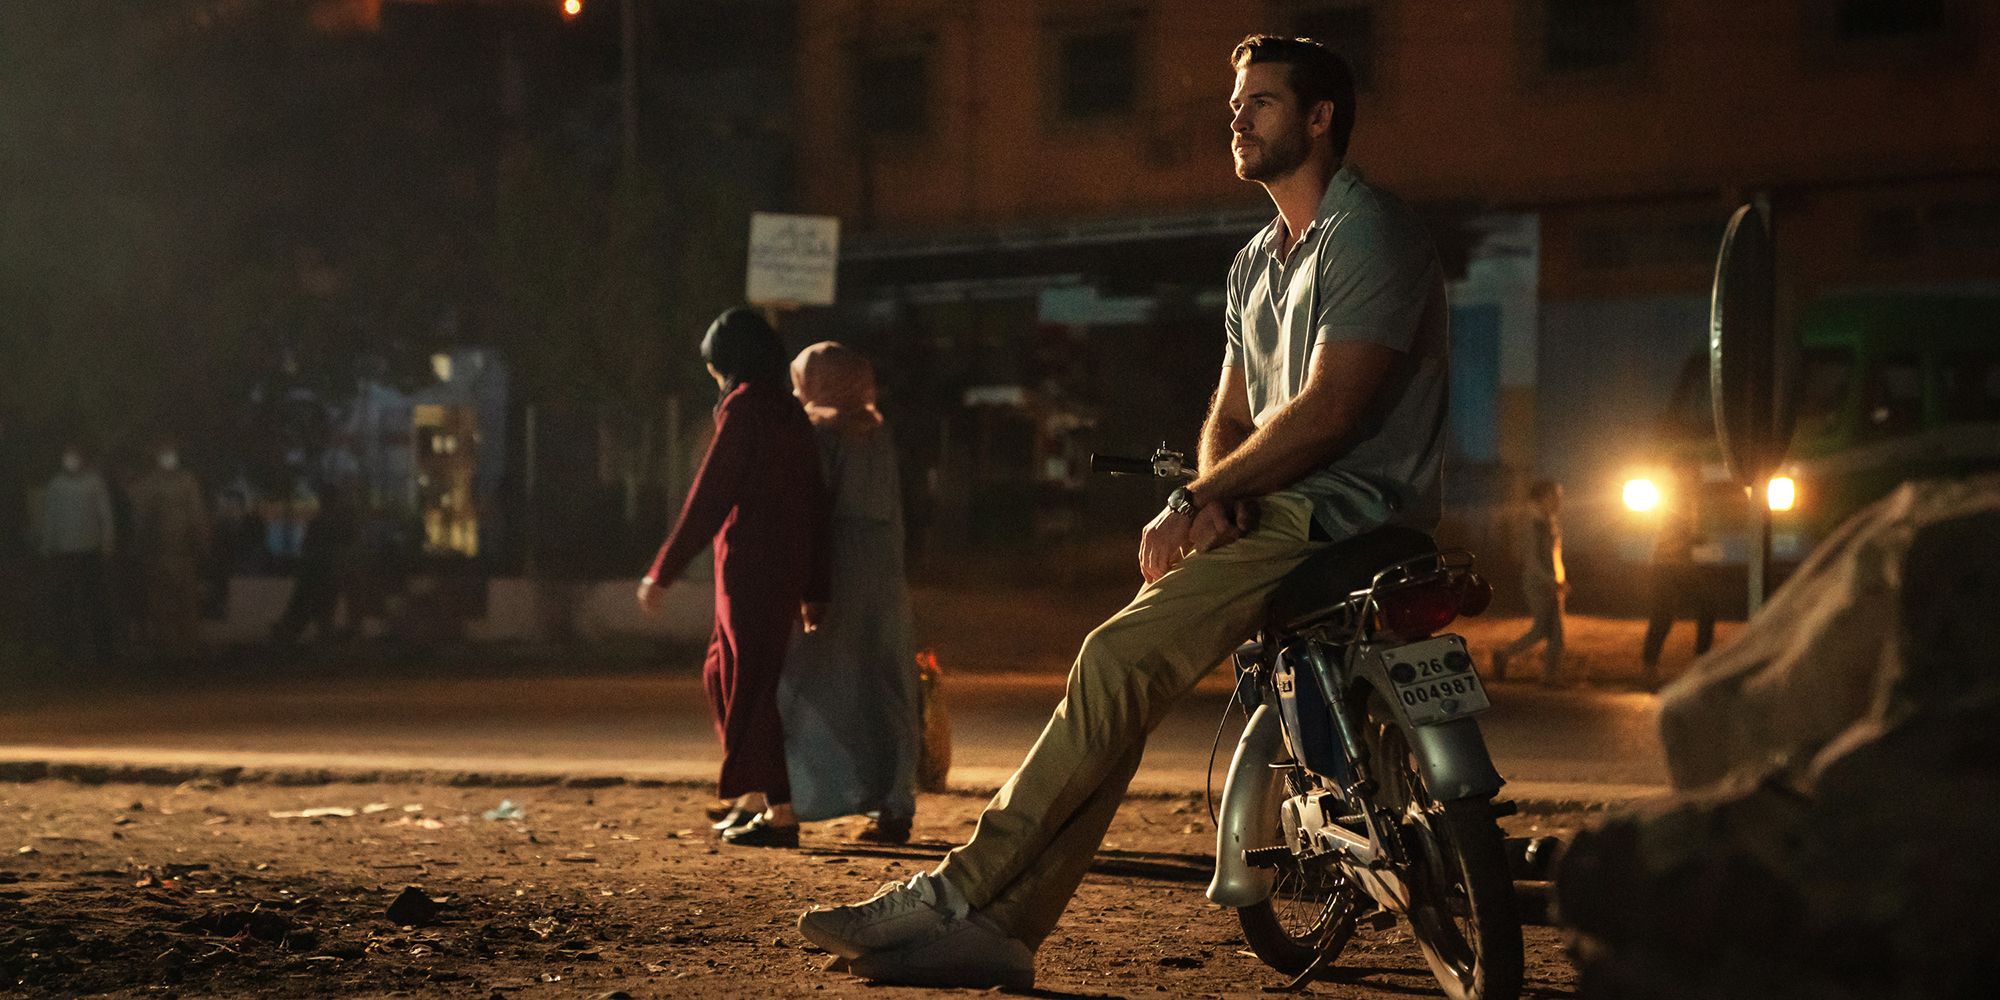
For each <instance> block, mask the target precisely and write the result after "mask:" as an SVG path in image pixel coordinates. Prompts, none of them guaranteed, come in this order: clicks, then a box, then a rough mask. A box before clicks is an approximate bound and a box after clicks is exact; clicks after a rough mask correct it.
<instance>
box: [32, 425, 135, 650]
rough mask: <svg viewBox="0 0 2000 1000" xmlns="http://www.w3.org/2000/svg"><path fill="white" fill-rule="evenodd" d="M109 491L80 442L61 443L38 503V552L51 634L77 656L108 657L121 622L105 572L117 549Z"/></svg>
mask: <svg viewBox="0 0 2000 1000" xmlns="http://www.w3.org/2000/svg"><path fill="white" fill-rule="evenodd" d="M116 524H117V521H116V518H115V516H114V515H113V512H112V509H111V489H110V487H109V486H107V485H106V484H105V482H104V477H103V476H102V475H101V474H99V473H98V471H97V470H96V469H95V468H93V467H91V465H90V463H89V461H88V459H87V458H86V457H85V453H84V450H83V448H82V446H81V445H79V444H76V443H74V442H72V443H70V444H69V445H67V446H65V447H64V448H63V454H62V466H61V468H59V469H58V470H57V471H56V474H55V475H54V476H51V477H50V478H49V481H48V483H47V484H46V485H44V486H43V487H42V491H41V495H40V497H39V498H37V500H36V502H35V510H34V517H33V518H32V530H33V532H34V535H35V552H36V555H37V556H38V557H39V558H40V559H41V562H42V570H43V578H44V580H46V582H47V590H46V600H47V606H48V612H49V618H50V621H51V628H50V632H51V634H52V637H53V638H54V640H55V644H56V649H57V651H58V652H59V653H60V654H61V655H62V656H63V657H64V658H65V659H68V660H71V661H73V662H74V661H87V662H92V663H97V664H103V663H107V662H109V661H110V660H111V659H112V658H113V656H114V655H115V653H116V648H117V647H116V641H117V640H116V629H117V620H116V616H115V614H114V610H115V609H114V608H113V606H112V603H111V591H110V587H109V586H108V581H107V579H106V574H107V573H108V572H109V569H110V565H111V560H112V558H113V557H114V555H115V553H116V551H117V544H116V543H117V528H116Z"/></svg>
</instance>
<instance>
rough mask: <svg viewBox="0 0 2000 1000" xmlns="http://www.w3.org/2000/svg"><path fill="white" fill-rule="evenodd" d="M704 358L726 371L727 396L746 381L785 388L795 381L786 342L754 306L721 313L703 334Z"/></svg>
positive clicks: (724, 386)
mask: <svg viewBox="0 0 2000 1000" xmlns="http://www.w3.org/2000/svg"><path fill="white" fill-rule="evenodd" d="M701 358H702V360H703V361H706V362H708V363H709V364H711V365H714V366H715V370H716V371H718V372H721V373H722V381H723V385H722V394H723V395H725V396H727V395H729V393H730V392H731V390H734V389H735V388H736V387H737V386H739V385H742V384H743V383H745V382H754V383H758V384H762V385H769V386H775V387H778V388H781V389H783V388H785V387H788V386H789V385H790V384H791V381H790V380H791V360H792V359H791V357H790V356H789V355H787V354H786V353H785V342H784V340H783V339H781V338H780V337H779V336H778V331H776V330H773V329H771V324H770V323H768V322H766V321H765V319H764V317H763V316H762V315H760V314H758V312H757V311H756V310H754V309H746V308H743V307H741V306H738V307H737V308H735V309H731V310H729V311H728V312H725V313H723V314H722V315H720V316H717V317H716V318H715V322H713V323H711V324H709V326H708V334H707V335H706V336H704V337H702V338H701Z"/></svg>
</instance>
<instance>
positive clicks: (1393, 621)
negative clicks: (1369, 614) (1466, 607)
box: [1375, 580, 1462, 639]
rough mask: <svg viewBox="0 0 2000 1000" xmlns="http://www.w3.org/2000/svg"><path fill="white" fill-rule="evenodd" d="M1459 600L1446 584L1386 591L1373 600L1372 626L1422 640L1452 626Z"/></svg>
mask: <svg viewBox="0 0 2000 1000" xmlns="http://www.w3.org/2000/svg"><path fill="white" fill-rule="evenodd" d="M1461 600H1462V595H1461V594H1460V591H1459V588H1458V587H1456V586H1454V585H1453V584H1452V582H1451V581H1448V580H1439V581H1437V582H1435V583H1426V584H1422V585H1420V586H1415V587H1406V588H1404V589H1401V590H1392V591H1388V592H1387V593H1382V594H1377V595H1376V596H1375V609H1376V618H1375V623H1376V626H1377V627H1378V628H1379V629H1380V630H1381V631H1384V632H1389V633H1391V634H1393V635H1398V636H1402V637H1403V638H1406V639H1416V638H1421V637H1423V636H1427V635H1430V634H1431V633H1433V632H1436V631H1437V630H1438V629H1441V628H1443V627H1445V626H1446V625H1449V624H1451V622H1452V619H1454V618H1457V617H1458V615H1459V607H1460V603H1459V602H1460V601H1461Z"/></svg>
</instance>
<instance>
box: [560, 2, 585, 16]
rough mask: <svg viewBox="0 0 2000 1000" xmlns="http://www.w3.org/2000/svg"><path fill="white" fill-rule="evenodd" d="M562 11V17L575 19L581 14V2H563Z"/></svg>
mask: <svg viewBox="0 0 2000 1000" xmlns="http://www.w3.org/2000/svg"><path fill="white" fill-rule="evenodd" d="M562 10H563V16H564V17H575V16H577V15H578V14H581V13H583V0H563V5H562Z"/></svg>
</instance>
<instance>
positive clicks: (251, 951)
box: [0, 781, 1577, 998]
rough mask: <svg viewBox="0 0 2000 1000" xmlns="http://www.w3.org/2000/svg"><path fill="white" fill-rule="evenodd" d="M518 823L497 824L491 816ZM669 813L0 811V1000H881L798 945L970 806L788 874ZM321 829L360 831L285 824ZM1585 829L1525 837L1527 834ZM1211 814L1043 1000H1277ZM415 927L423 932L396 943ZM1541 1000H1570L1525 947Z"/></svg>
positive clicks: (226, 791)
mask: <svg viewBox="0 0 2000 1000" xmlns="http://www.w3.org/2000/svg"><path fill="white" fill-rule="evenodd" d="M503 798H506V799H510V800H512V801H513V802H514V803H516V804H517V805H518V806H519V808H520V809H521V810H522V813H523V815H522V817H521V818H519V819H497V820H488V819H484V818H482V814H483V813H485V812H486V811H487V810H491V809H494V808H496V807H497V806H498V805H499V804H500V801H501V799H503ZM707 804H708V797H707V794H706V792H705V791H703V790H700V789H694V788H684V787H638V786H634V785H618V786H612V787H603V788H576V787H556V786H549V787H540V788H526V789H521V788H511V789H498V788H490V787H451V786H442V785H387V784H332V785H316V786H309V787H286V786H277V785H237V786H228V787H219V786H216V785H213V784H207V783H190V784H187V785H182V786H179V787H170V786H144V785H98V786H90V785H77V784H71V783H67V782H60V781H42V782H35V783H30V784H0V995H22V996H76V995H112V996H121V997H176V996H218V995H219V996H330V995H340V996H357V995H358V996H458V997H482V998H484V997H494V996H504V997H514V996H522V997H541V996H548V997H556V996H565V997H566V996H592V997H602V996H619V995H630V996H633V997H654V996H660V997H666V996H703V997H774V996H803V995H812V996H830V997H839V996H866V997H875V998H887V997H896V996H906V995H918V994H922V993H926V992H929V991H922V990H911V989H900V988H887V987H875V986H870V985H868V984H865V983H863V982H861V981H860V980H856V979H852V978H849V977H846V976H842V975H835V974H831V973H827V972H824V971H821V967H822V965H824V963H825V962H826V960H827V956H826V955H825V954H823V953H821V952H819V951H817V950H816V949H814V948H812V947H810V946H808V945H807V944H806V943H805V941H804V940H803V939H802V938H800V937H799V935H798V933H797V931H796V930H795V929H794V927H793V922H794V920H795V919H796V917H797V914H798V912H799V910H800V909H801V908H803V907H804V906H806V905H807V904H809V903H813V902H829V903H832V902H848V901H852V900H854V899H856V898H860V897H865V896H867V895H868V894H870V893H871V892H872V891H873V890H874V889H875V887H876V886H877V885H878V884H880V883H881V882H883V881H886V880H890V879H903V878H907V877H908V876H909V875H910V874H912V873H914V872H916V871H918V870H920V869H923V868H926V867H928V866H929V865H930V864H932V863H933V862H934V861H935V859H936V858H937V857H938V856H939V855H940V854H942V852H943V851H944V850H945V849H946V848H947V847H948V846H949V845H950V844H952V843H956V842H957V841H959V840H961V839H963V837H964V836H965V835H966V833H967V832H969V830H970V829H971V826H972V822H973V819H974V817H975V815H976V814H977V811H978V808H979V806H980V805H982V804H983V803H982V801H981V800H979V799H977V798H973V797H970V796H960V795H943V796H925V797H924V798H923V800H922V802H921V804H920V809H919V813H920V814H919V817H918V822H917V830H916V839H915V840H914V841H913V842H912V844H911V845H910V846H909V847H908V848H897V849H882V848H873V847H869V846H866V845H859V844H855V843H853V842H852V841H850V840H849V839H848V836H849V835H851V834H852V833H854V832H856V831H857V830H858V829H859V825H860V821H859V820H849V821H835V822H833V823H825V824H814V825H811V826H809V827H808V828H807V831H806V836H805V846H804V848H803V849H802V850H799V851H778V850H757V849H750V848H731V847H726V846H722V845H719V844H717V843H716V842H715V841H714V840H713V839H711V837H710V835H709V833H708V829H707V822H706V820H705V819H704V817H703V816H702V808H703V807H704V806H705V805H707ZM324 807H333V808H336V809H340V810H351V811H352V815H322V816H313V815H305V816H300V815H285V814H288V813H289V814H297V813H299V812H302V811H307V810H314V809H319V808H324ZM1576 820H1577V817H1574V816H1570V817H1549V816H1542V817H1534V816H1518V817H1514V818H1512V819H1510V820H1508V823H1509V824H1510V832H1512V833H1515V834H1522V835H1525V834H1530V833H1535V834H1539V833H1549V832H1564V831H1565V830H1567V829H1569V828H1571V827H1573V826H1574V823H1575V821H1576ZM1210 830H1211V828H1210V826H1209V823H1208V817H1207V810H1206V806H1205V805H1204V804H1203V803H1202V801H1201V799H1200V798H1199V797H1193V798H1187V797H1184V798H1152V799H1134V800H1132V801H1130V802H1128V803H1127V804H1126V806H1125V808H1124V809H1123V810H1122V811H1121V812H1120V814H1119V817H1118V820H1117V823H1116V825H1115V826H1114V827H1113V829H1112V831H1111V835H1110V837H1109V838H1108V840H1107V843H1106V845H1105V849H1104V851H1103V852H1102V853H1101V854H1100V856H1099V862H1098V866H1097V870H1096V871H1094V872H1093V874H1092V875H1091V876H1090V878H1089V879H1088V880H1087V881H1086V883H1085V885H1084V887H1083V890H1082V892H1081V893H1080V894H1079V895H1078V897H1077V899H1076V901H1075V902H1074V903H1073V904H1072V905H1071V907H1070V909H1069V912H1068V915H1067V916H1066V917H1065V918H1064V922H1063V925H1062V927H1061V928H1059V929H1058V930H1057V932H1056V935H1055V936H1054V937H1053V938H1051V939H1050V941H1049V942H1048V943H1047V944H1046V945H1045V946H1044V948H1043V949H1042V952H1041V956H1040V966H1039V970H1040V973H1039V986H1040V987H1041V989H1040V990H1038V991H1037V992H1038V995H1044V996H1081V997H1104V996H1162V995H1164V996H1188V997H1200V996H1208V997H1218V996H1231V997H1236V996H1240V997H1252V996H1262V995H1264V994H1265V993H1266V992H1267V990H1268V989H1269V988H1270V987H1273V986H1276V985H1278V984H1279V982H1280V979H1279V977H1278V976H1277V975H1276V974H1275V973H1273V972H1271V971H1270V970H1269V969H1267V968H1265V967H1264V966H1262V965H1261V964H1260V963H1258V962H1257V961H1256V959H1255V958H1253V957H1250V956H1249V954H1248V952H1247V951H1246V950H1245V946H1244V943H1243V940H1242V937H1241V935H1240V934H1239V933H1238V931H1237V926H1236V921H1235V919H1234V915H1233V914H1230V913H1228V912H1225V911H1222V910H1220V909H1219V908H1217V907H1215V906H1213V905H1212V904H1209V903H1208V902H1207V900H1206V899H1204V898H1203V896H1202V888H1203V886H1204V885H1205V884H1206V882H1207V878H1208V863H1209V862H1208V858H1209V854H1210V852H1211V851H1212V849H1213V844H1214V841H1213V839H1212V837H1213V835H1212V833H1211V832H1210ZM411 886H415V887H418V891H417V892H415V893H413V894H410V896H409V898H407V899H405V900H404V903H405V904H406V905H408V904H411V903H414V904H415V906H414V908H415V910H417V911H422V910H435V913H434V915H424V914H422V913H417V914H414V915H412V914H410V913H407V912H404V911H399V913H402V914H403V915H401V916H399V917H398V918H397V919H394V920H392V919H391V918H390V917H389V916H387V915H386V914H387V911H388V910H389V908H390V906H391V903H392V902H394V901H396V900H397V898H398V896H399V894H404V893H405V892H406V890H407V889H408V887H411ZM1527 941H1528V981H1529V984H1528V989H1527V991H1526V993H1525V995H1526V996H1529V997H1538V998H1540V997H1566V996H1572V995H1574V993H1573V984H1574V978H1575V976H1574V972H1573V970H1572V968H1571V966H1570V964H1569V962H1568V961H1567V959H1566V958H1565V957H1564V954H1563V951H1562V946H1561V941H1560V937H1559V935H1558V934H1557V932H1555V931H1553V930H1551V929H1548V928H1542V927H1533V928H1529V929H1528V932H1527ZM1342 966H1343V967H1344V969H1345V971H1346V974H1347V976H1348V978H1347V979H1345V980H1344V981H1341V982H1330V983H1328V982H1323V983H1319V984H1316V985H1315V986H1313V987H1312V993H1313V994H1314V995H1319V996H1329V997H1391V996H1396V997H1405V996H1412V995H1416V996H1424V995H1436V987H1435V985H1434V984H1433V983H1432V981H1431V979H1430V976H1429V974H1428V972H1427V971H1426V970H1425V967H1424V964H1423V961H1422V959H1421V957H1420V956H1419V955H1418V953H1417V951H1416V949H1415V946H1414V945H1413V944H1412V943H1411V941H1410V939H1409V936H1408V934H1407V933H1406V932H1404V931H1402V930H1401V929H1397V930H1391V931H1386V932H1373V931H1362V932H1361V933H1360V935H1359V936H1358V937H1357V939H1356V941H1355V943H1353V944H1351V945H1350V946H1349V949H1348V952H1347V954H1346V955H1345V956H1344V957H1343V960H1342Z"/></svg>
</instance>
